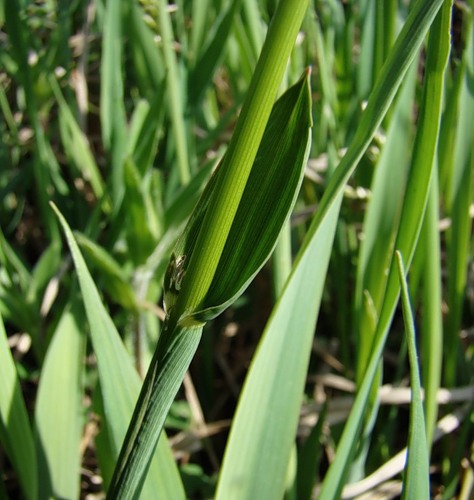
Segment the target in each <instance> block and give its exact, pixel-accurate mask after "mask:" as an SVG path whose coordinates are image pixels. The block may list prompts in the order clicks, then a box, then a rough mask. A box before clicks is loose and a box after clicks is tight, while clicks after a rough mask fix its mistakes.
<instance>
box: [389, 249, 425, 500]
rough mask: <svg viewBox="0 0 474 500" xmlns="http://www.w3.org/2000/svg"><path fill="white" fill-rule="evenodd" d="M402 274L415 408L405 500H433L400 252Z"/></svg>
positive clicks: (412, 401)
mask: <svg viewBox="0 0 474 500" xmlns="http://www.w3.org/2000/svg"><path fill="white" fill-rule="evenodd" d="M396 256H397V263H398V272H399V276H400V285H401V299H402V309H403V318H404V322H405V334H406V336H407V341H408V356H409V359H410V376H411V394H412V396H411V398H412V399H411V405H410V426H409V433H408V453H407V465H406V472H405V477H404V480H403V492H402V499H410V498H429V496H430V481H429V477H430V472H429V447H428V444H427V442H426V428H425V418H424V415H423V402H422V400H421V384H420V373H419V367H418V359H417V358H418V357H417V353H416V343H415V324H414V321H413V312H412V309H411V304H410V297H409V295H408V285H407V282H406V277H405V274H406V273H405V266H404V264H403V258H402V255H401V254H400V253H399V252H396Z"/></svg>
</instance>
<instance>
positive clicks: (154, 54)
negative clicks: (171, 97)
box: [123, 2, 165, 95]
mask: <svg viewBox="0 0 474 500" xmlns="http://www.w3.org/2000/svg"><path fill="white" fill-rule="evenodd" d="M127 9H129V10H127ZM126 13H127V14H126V15H128V16H129V17H127V22H125V23H124V26H123V30H124V32H126V33H127V34H128V42H129V43H130V46H131V52H132V57H133V58H134V61H135V65H136V67H137V68H140V70H141V71H138V70H137V73H138V74H139V77H138V80H139V81H138V82H137V83H138V85H139V87H140V88H141V89H142V90H143V91H144V94H145V95H147V94H146V93H145V91H146V90H147V91H148V92H150V93H151V94H152V95H157V94H162V95H163V94H164V79H165V64H164V61H163V58H162V56H161V52H160V51H159V50H157V44H156V42H155V40H154V37H155V33H153V32H152V31H151V29H150V28H149V27H148V26H147V25H146V23H145V16H144V13H143V9H142V8H141V6H140V4H138V3H136V2H129V3H128V5H126ZM143 87H145V88H143Z"/></svg>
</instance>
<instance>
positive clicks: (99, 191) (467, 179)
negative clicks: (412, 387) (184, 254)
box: [0, 0, 474, 498]
mask: <svg viewBox="0 0 474 500" xmlns="http://www.w3.org/2000/svg"><path fill="white" fill-rule="evenodd" d="M413 3H414V2H408V1H407V2H405V1H395V0H390V1H386V2H376V1H373V0H352V1H350V0H347V1H340V0H324V1H323V0H314V1H313V2H311V6H310V9H309V10H308V12H307V15H306V18H305V21H304V23H303V26H302V29H301V33H300V36H299V37H298V40H297V44H296V46H295V48H294V51H293V54H292V57H291V61H290V64H289V66H288V70H287V76H286V80H287V82H288V83H293V82H294V81H296V79H297V78H298V77H299V75H300V74H301V73H302V72H303V70H304V68H305V67H306V66H308V65H311V66H312V68H313V71H312V92H313V121H314V127H313V145H312V150H311V154H310V160H309V162H308V166H307V168H306V175H305V180H304V183H303V187H302V189H301V193H300V196H299V199H298V202H297V206H296V209H295V212H294V214H293V216H292V219H291V227H288V228H287V229H286V230H285V233H284V235H283V236H282V239H281V242H280V243H279V246H278V247H277V251H276V253H275V256H274V258H273V260H272V262H271V263H270V264H269V265H268V266H266V267H265V268H264V269H263V270H262V272H261V273H260V274H259V275H258V276H257V278H256V279H255V281H254V283H253V284H252V285H251V286H250V288H249V289H248V291H247V292H246V293H245V294H244V295H243V296H242V297H241V298H240V299H239V300H238V301H237V302H236V303H235V304H234V305H233V306H232V308H230V309H228V310H227V311H226V312H225V313H223V314H222V315H221V316H220V317H219V318H217V319H216V320H215V321H214V322H212V323H211V324H209V325H208V326H207V327H206V330H205V334H204V335H203V340H202V343H201V345H200V349H199V351H198V354H197V356H196V358H195V360H194V361H193V364H192V366H191V370H190V373H189V376H188V377H187V378H186V379H185V383H184V385H183V389H182V391H181V392H180V394H179V397H178V399H177V401H176V402H175V404H174V405H173V407H172V410H171V413H170V415H169V417H168V421H167V429H168V433H169V435H170V436H171V438H170V439H171V443H172V447H173V452H174V454H175V457H176V459H177V461H178V464H179V468H180V471H181V474H182V477H183V478H184V484H185V488H186V492H187V496H189V497H195V498H208V497H211V496H212V495H213V491H214V488H215V483H216V477H217V472H218V470H219V468H220V464H221V461H222V455H223V450H224V448H225V444H226V439H227V434H228V429H229V423H230V421H231V419H232V417H233V415H234V411H235V406H236V402H237V400H238V397H239V393H240V389H241V386H242V383H243V380H244V378H245V374H246V372H247V368H248V366H249V362H250V359H251V358H252V356H253V353H254V351H255V349H256V346H257V344H258V341H259V338H260V335H261V333H262V331H263V329H264V326H265V324H266V322H267V319H268V317H269V315H270V312H271V311H272V308H273V305H274V302H275V299H276V297H277V296H278V294H279V293H280V291H281V288H282V284H281V283H282V282H283V281H284V279H285V276H286V275H287V272H288V269H290V268H291V261H292V256H294V255H295V254H296V252H297V251H298V249H299V248H300V246H301V242H302V240H303V238H304V235H305V234H306V232H307V230H308V227H309V224H310V221H311V218H312V216H313V214H314V213H315V211H316V210H317V206H318V203H319V201H320V199H321V196H322V193H323V192H324V189H325V187H326V185H327V182H328V179H329V178H330V177H331V175H332V173H333V172H334V169H335V168H336V166H337V164H338V163H339V160H340V158H341V157H342V156H343V154H344V152H345V150H346V148H347V147H348V145H349V144H350V143H351V141H352V139H353V138H354V135H355V133H356V130H357V126H358V124H359V121H360V116H361V113H362V110H363V108H364V104H365V102H366V100H367V98H368V97H369V95H370V93H371V91H372V89H373V87H374V85H375V82H376V80H377V77H378V76H379V75H380V71H381V68H382V66H383V63H384V61H385V60H386V58H387V56H388V54H389V53H390V50H391V48H392V46H393V44H394V41H395V39H396V37H397V35H398V33H399V31H400V29H401V26H402V25H403V23H404V21H405V19H406V17H407V14H408V11H409V9H410V8H412V4H413ZM275 5H276V1H274V0H228V1H226V0H193V1H192V2H191V1H184V0H178V1H177V2H175V3H173V4H171V3H168V2H166V1H165V0H156V1H148V0H142V1H132V2H124V1H123V2H120V1H113V0H108V1H107V2H105V1H101V0H90V1H86V0H73V1H71V2H69V1H65V0H58V1H52V0H37V1H25V0H24V1H22V0H2V1H0V81H1V87H0V108H1V114H2V118H3V119H2V120H0V134H1V137H2V140H1V142H0V191H1V195H0V227H1V232H0V313H1V315H2V317H3V320H4V323H5V328H6V334H7V338H8V345H9V348H10V351H11V353H12V355H13V359H14V362H15V368H16V371H17V373H18V377H19V381H20V385H21V393H22V395H23V398H24V400H25V403H26V409H27V415H28V418H29V422H31V424H32V428H34V429H35V431H34V432H35V433H36V435H38V433H39V435H41V436H42V439H48V440H53V439H54V435H55V433H56V432H58V429H59V428H60V427H61V426H62V427H63V428H64V429H65V432H64V435H69V436H70V439H71V442H70V443H69V444H67V443H65V442H62V443H60V444H59V446H63V447H64V448H68V449H69V451H70V453H69V458H68V460H69V461H67V462H64V467H65V470H66V469H67V470H68V474H70V476H66V473H62V474H60V476H62V477H63V478H65V477H70V479H69V480H68V481H69V483H70V484H71V485H72V486H71V489H70V491H72V492H75V493H74V494H72V496H73V497H74V496H76V497H77V496H78V495H81V497H85V496H86V495H92V494H97V495H100V492H101V491H102V490H103V487H104V486H103V482H104V481H105V483H107V481H108V480H110V476H111V472H112V470H111V468H112V467H113V461H112V460H111V459H110V455H108V454H109V453H110V450H109V446H108V445H107V438H106V437H105V436H104V432H105V430H104V427H101V425H100V422H101V420H102V419H103V418H104V415H103V412H104V410H103V406H102V398H101V393H100V385H99V383H98V374H97V368H96V359H95V356H94V352H93V350H92V349H91V346H90V345H89V343H88V341H87V335H86V334H87V332H88V325H87V322H86V320H85V314H84V310H83V306H82V302H81V300H80V296H79V293H78V285H77V279H76V277H75V273H74V272H73V266H72V261H71V258H70V257H69V253H68V251H67V249H66V247H65V245H64V243H63V241H62V238H61V234H60V230H59V225H58V222H57V219H56V217H55V215H54V213H53V212H52V210H51V208H50V206H49V201H51V200H52V201H54V203H55V204H56V205H57V206H58V207H59V209H60V210H61V212H62V213H63V214H64V216H65V218H66V219H67V221H68V223H69V225H70V226H71V227H72V228H73V229H74V230H75V231H76V233H75V234H76V237H77V240H78V242H79V244H80V248H81V251H82V252H83V254H84V256H85V258H86V261H87V264H88V266H89V268H90V270H91V272H92V275H93V277H94V280H95V283H96V285H97V287H98V288H99V290H100V291H101V294H102V301H103V302H104V304H105V305H106V307H107V309H108V312H109V314H110V316H111V317H112V319H113V321H114V324H115V325H116V327H117V329H118V331H119V332H120V333H121V335H122V338H123V341H124V343H125V346H126V347H127V349H128V351H129V353H130V355H131V357H132V358H133V360H134V364H135V367H136V369H137V370H138V372H139V373H140V374H141V375H143V374H144V373H145V371H146V367H147V366H148V363H149V361H150V358H151V356H152V354H153V349H154V346H155V344H156V340H157V338H158V336H159V333H160V324H161V322H160V320H162V318H163V310H162V309H161V304H162V300H161V295H162V280H163V275H164V271H165V267H166V264H167V262H168V259H169V257H170V253H171V250H172V247H173V244H174V242H175V240H176V238H177V237H178V235H179V233H180V231H181V230H182V228H183V227H184V224H185V222H186V220H187V217H188V216H189V215H190V213H191V211H192V208H193V207H194V205H195V203H196V201H197V199H198V197H199V194H200V192H201V191H202V189H203V188H204V185H205V183H206V181H207V179H208V178H209V176H210V173H211V171H212V169H213V167H214V166H215V165H216V164H217V162H218V161H219V159H220V158H221V157H222V155H223V153H224V152H225V148H226V144H227V143H228V140H229V137H230V134H231V133H232V130H233V127H234V124H235V121H236V118H237V115H238V112H239V109H240V105H241V104H242V101H243V98H244V96H245V93H246V91H247V89H248V85H249V82H250V79H251V77H252V73H253V70H254V68H255V64H256V61H257V58H258V55H259V52H260V49H261V47H262V44H263V40H264V38H265V34H266V30H267V27H268V22H269V20H270V19H271V17H272V14H273V12H274V10H275ZM473 8H474V5H473V2H472V1H456V2H454V5H453V10H452V27H451V34H452V40H451V52H450V55H449V61H448V67H447V70H446V73H445V76H444V84H445V87H444V95H443V104H442V119H441V131H440V135H439V140H438V144H437V152H436V169H437V175H435V176H434V177H433V179H432V181H431V185H430V195H429V202H428V207H427V211H426V215H425V219H424V223H423V228H422V232H421V236H420V240H419V244H418V247H417V249H416V253H415V256H414V259H413V263H412V266H411V268H410V274H409V282H410V288H411V296H412V302H413V309H414V312H415V324H416V327H417V331H418V336H419V346H418V349H419V361H420V365H421V375H422V385H423V386H424V387H425V390H426V392H427V399H428V393H429V394H430V396H429V400H430V401H431V402H430V403H428V401H426V402H425V413H426V418H427V430H428V436H429V441H431V437H432V436H436V430H435V423H436V421H437V420H439V419H440V418H442V417H444V416H446V415H450V414H452V413H453V412H455V411H457V410H459V409H460V408H464V414H463V415H464V416H463V417H462V418H460V420H459V424H458V426H457V429H456V430H455V429H452V430H450V431H446V432H445V433H443V432H441V435H440V436H438V440H437V441H436V442H435V443H433V445H432V452H431V461H430V466H431V469H430V471H431V494H432V496H433V497H437V498H453V497H455V496H457V497H460V498H469V495H470V494H471V495H472V492H473V488H474V486H473V484H474V483H473V481H474V476H473V467H472V458H473V448H472V443H473V431H474V425H473V424H474V422H473V419H474V416H473V412H472V401H473V400H474V385H473V384H474V380H473V378H474V364H473V360H472V356H473V342H472V339H473V334H474V330H473V329H474V264H473V251H474V247H473V238H472V217H473V215H474V209H473V206H474V205H473V198H474V197H473V187H474V186H473V183H474V179H473V166H474V154H473V152H474V149H473V143H472V138H473V137H474V124H473V120H474V91H473V89H474V41H473V30H472V28H473ZM426 64H427V58H426V48H424V49H423V50H422V51H421V52H420V54H419V57H418V58H417V59H416V61H415V63H414V64H413V66H412V68H411V69H410V70H409V72H408V73H407V76H406V78H405V79H404V81H403V84H402V87H401V89H400V91H399V93H398V94H397V97H396V98H395V99H394V101H393V104H392V106H391V108H390V110H389V113H388V115H387V116H386V117H385V119H384V121H383V123H382V125H381V127H380V128H379V130H378V132H377V134H376V137H375V138H374V140H373V141H372V143H371V146H370V147H369V149H368V150H367V152H366V153H365V155H364V157H363V159H362V160H361V162H360V164H359V166H358V168H357V170H356V172H355V174H354V175H353V176H352V177H351V179H350V181H349V183H348V185H347V186H346V189H345V192H344V199H343V202H342V206H341V212H340V216H339V220H338V224H337V230H336V236H335V240H334V245H333V248H332V253H331V260H330V266H329V271H328V275H327V280H326V285H325V289H324V295H323V300H322V307H321V312H320V315H319V319H318V325H317V328H316V335H315V339H314V343H313V351H312V357H311V360H310V368H309V372H308V376H307V382H306V392H305V401H304V404H303V408H302V411H301V418H300V424H299V431H298V443H299V453H300V460H299V462H298V464H299V468H298V474H300V476H301V475H302V477H303V478H305V477H306V476H305V473H304V469H305V467H304V466H305V464H306V465H307V466H308V468H310V470H311V474H310V476H311V478H312V483H311V485H310V486H311V487H312V486H313V483H316V484H318V483H319V482H320V480H321V479H322V478H324V475H325V472H326V471H327V469H328V465H329V463H330V462H331V461H332V460H333V456H334V449H335V444H336V443H337V441H338V439H339V436H340V434H341V432H342V428H343V423H344V422H345V420H346V419H347V415H348V414H349V412H350V409H351V405H352V397H353V393H354V391H355V390H356V388H357V387H358V386H359V384H360V383H361V381H362V377H363V375H364V372H365V369H366V366H367V362H368V359H369V357H370V353H371V351H372V349H373V340H374V335H375V324H376V323H377V319H378V317H379V314H380V310H381V306H382V298H383V294H384V292H385V288H386V286H387V268H388V266H389V263H390V258H391V255H392V252H393V246H394V242H395V237H396V235H397V230H398V227H399V225H400V217H401V214H402V213H403V206H404V203H405V201H406V192H407V185H406V184H407V179H409V178H410V177H409V174H410V168H411V166H412V164H411V158H412V156H413V155H414V153H413V144H414V140H415V133H416V130H417V127H419V126H421V125H420V123H419V121H418V116H419V113H420V107H421V102H422V91H421V89H422V85H423V76H424V71H425V65H426ZM408 217H409V215H408ZM282 262H283V264H282ZM315 265H317V263H315ZM285 269H286V271H285ZM310 299H311V298H309V299H308V300H310ZM64 332H66V333H64ZM294 334H295V332H291V331H290V332H288V335H294ZM379 377H380V384H382V381H383V386H382V387H381V388H380V399H379V402H378V403H377V405H376V406H377V409H378V412H376V411H372V412H369V414H368V417H367V422H366V425H365V433H366V439H365V440H362V443H361V446H360V449H359V451H358V454H357V460H356V461H355V463H354V465H353V466H352V468H351V476H350V478H351V479H352V480H354V481H357V480H360V479H362V478H363V477H366V476H367V475H369V474H371V473H372V472H374V471H377V470H379V468H380V467H381V466H382V465H383V464H384V463H386V462H388V461H389V459H390V458H392V457H393V456H394V455H395V454H396V453H397V452H399V451H400V450H401V449H402V448H403V447H404V446H405V445H406V441H407V435H408V423H407V422H408V406H407V405H408V402H409V389H408V385H409V364H408V354H407V345H406V341H405V337H404V333H403V320H402V315H401V313H400V311H397V312H396V313H395V316H394V320H393V322H392V326H391V330H390V333H389V335H388V340H387V342H386V344H385V348H384V354H383V363H382V364H381V368H380V372H379ZM61 382H64V384H61ZM440 388H442V390H441V389H440ZM61 391H62V392H61ZM379 404H380V407H378V406H379ZM60 407H62V408H63V410H64V411H59V408H60ZM321 412H323V414H324V416H325V417H324V418H325V424H324V425H323V424H322V423H320V424H316V421H317V415H320V414H321ZM59 415H62V416H61V417H59ZM61 418H62V419H63V420H61ZM319 422H321V420H319ZM28 425H29V424H28ZM9 432H10V431H9V427H8V425H6V424H5V421H4V422H3V423H2V432H1V433H0V437H1V438H2V439H1V443H2V449H1V450H0V451H1V455H0V460H1V462H0V463H1V470H2V478H1V482H0V484H1V487H0V491H1V492H2V494H5V495H8V497H11V498H15V497H18V494H19V488H20V485H21V484H24V483H28V482H29V481H33V480H32V479H31V477H32V476H31V475H30V474H33V475H34V474H37V472H35V471H30V472H28V471H26V469H24V471H23V473H21V472H19V466H18V465H17V464H16V463H15V461H14V459H12V458H11V457H12V453H11V450H10V448H11V447H15V445H16V441H13V442H9V437H8V436H9ZM42 433H43V434H42ZM37 442H38V441H37ZM318 443H319V444H318ZM33 453H35V454H38V455H41V452H40V451H38V449H36V451H35V450H33ZM305 454H306V455H305ZM302 457H306V458H302ZM308 457H310V458H308ZM38 463H39V464H41V463H44V461H43V462H42V461H41V459H39V461H38ZM25 467H26V466H25ZM38 467H39V469H38V470H41V469H40V466H38ZM20 469H21V466H20ZM398 472H400V471H396V473H395V474H394V476H395V477H396V478H397V479H398V480H399V479H400V476H399V475H397V474H398ZM22 474H25V476H26V478H24V479H23V480H22V479H21V475H22ZM40 477H41V474H40ZM40 483H41V481H40ZM397 484H398V487H400V484H399V482H398V483H397V482H395V486H394V488H395V490H394V491H395V492H396V493H395V494H397V491H398V492H399V490H397V489H396V487H397ZM301 488H302V489H300V490H299V491H300V493H299V495H298V494H297V493H295V492H294V495H295V496H294V498H305V494H303V493H302V491H306V492H307V491H308V490H307V489H305V488H303V487H302V486H301ZM310 489H311V488H310ZM46 490H47V487H46ZM40 491H41V484H40ZM289 495H290V493H289ZM387 495H388V493H387Z"/></svg>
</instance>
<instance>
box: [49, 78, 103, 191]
mask: <svg viewBox="0 0 474 500" xmlns="http://www.w3.org/2000/svg"><path fill="white" fill-rule="evenodd" d="M49 82H50V85H51V88H52V89H53V92H54V95H55V96H56V100H57V101H58V105H59V121H60V132H61V139H62V143H63V147H64V151H65V153H66V155H67V157H68V160H69V161H70V162H71V163H73V164H74V165H75V166H76V168H77V169H78V171H79V172H81V173H82V176H83V178H84V179H86V180H87V181H89V182H90V185H91V187H92V190H93V191H94V194H95V196H96V197H97V198H101V197H102V195H103V193H104V181H103V179H102V175H101V173H100V171H99V167H98V166H97V163H96V161H95V159H94V156H93V154H92V151H91V148H90V144H89V141H88V140H87V137H86V136H85V135H84V133H83V131H82V130H81V129H80V128H79V125H78V123H77V121H76V118H75V117H74V114H73V112H72V110H71V109H70V107H69V106H68V104H67V102H66V100H65V99H64V96H63V95H62V93H61V90H60V88H59V85H58V82H57V81H56V79H55V78H54V77H53V76H51V77H50V79H49ZM61 125H62V126H61Z"/></svg>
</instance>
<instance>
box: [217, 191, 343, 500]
mask: <svg viewBox="0 0 474 500" xmlns="http://www.w3.org/2000/svg"><path fill="white" fill-rule="evenodd" d="M341 199H342V197H341V195H339V196H338V200H336V203H335V204H333V206H332V207H331V209H330V211H329V212H328V213H327V217H326V218H325V219H324V221H323V222H322V223H321V225H320V226H319V228H318V230H317V231H316V232H315V233H309V234H310V240H309V241H308V242H307V245H306V248H305V251H304V252H301V253H300V254H299V256H298V260H297V261H296V263H295V265H294V267H293V270H292V273H291V275H290V277H289V279H288V281H287V283H286V286H285V288H284V290H283V292H282V295H281V297H280V299H279V300H278V302H277V304H276V306H275V308H274V309H273V311H272V315H271V317H270V319H269V321H268V323H267V326H266V328H265V331H264V333H263V337H262V340H261V341H260V343H259V346H258V350H257V354H256V355H255V357H254V359H253V361H252V364H251V366H250V370H249V373H248V375H247V378H246V380H245V384H244V388H243V391H242V394H241V396H240V399H239V404H238V407H237V411H236V414H235V416H234V419H233V423H232V428H231V433H230V436H229V440H228V443H227V447H226V452H225V456H224V461H223V465H222V470H221V474H220V478H219V484H218V488H217V495H216V498H217V500H220V499H222V500H224V499H225V500H228V499H239V500H241V499H249V500H250V499H254V498H259V499H269V500H270V499H274V498H282V496H283V493H284V488H285V474H286V470H287V466H288V460H289V457H290V452H291V448H292V445H293V442H294V439H295V436H296V428H297V424H298V418H299V412H300V407H301V402H302V396H303V392H304V384H305V379H306V373H307V369H308V362H309V357H310V354H311V347H312V341H313V336H314V329H315V326H316V320H317V316H318V312H319V307H320V302H321V297H322V293H323V288H324V283H325V279H326V272H327V267H328V263H329V258H330V255H331V249H332V243H333V239H334V233H335V229H336V224H337V219H338V214H339V206H340V202H341Z"/></svg>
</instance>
